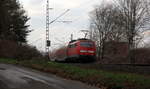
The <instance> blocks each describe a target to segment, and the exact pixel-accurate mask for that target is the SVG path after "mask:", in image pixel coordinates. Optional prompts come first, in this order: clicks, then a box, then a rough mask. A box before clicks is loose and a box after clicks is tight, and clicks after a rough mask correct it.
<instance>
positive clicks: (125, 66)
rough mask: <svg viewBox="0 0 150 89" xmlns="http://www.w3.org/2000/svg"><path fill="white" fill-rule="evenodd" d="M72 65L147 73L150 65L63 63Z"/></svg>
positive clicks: (149, 72) (149, 71)
mask: <svg viewBox="0 0 150 89" xmlns="http://www.w3.org/2000/svg"><path fill="white" fill-rule="evenodd" d="M65 64H69V65H73V66H78V67H81V68H85V69H96V70H105V71H113V72H127V73H138V74H144V75H149V74H150V65H148V64H134V65H131V64H98V63H96V62H94V63H65Z"/></svg>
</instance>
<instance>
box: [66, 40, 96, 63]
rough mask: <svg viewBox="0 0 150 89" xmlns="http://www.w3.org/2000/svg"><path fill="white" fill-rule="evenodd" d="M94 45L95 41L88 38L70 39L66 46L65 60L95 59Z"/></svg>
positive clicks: (89, 60) (87, 60)
mask: <svg viewBox="0 0 150 89" xmlns="http://www.w3.org/2000/svg"><path fill="white" fill-rule="evenodd" d="M95 55H96V46H95V42H93V41H92V40H89V39H78V40H73V41H70V42H69V44H68V46H67V59H66V61H72V60H74V61H81V62H91V61H95V59H96V58H95Z"/></svg>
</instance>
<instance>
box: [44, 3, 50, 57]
mask: <svg viewBox="0 0 150 89" xmlns="http://www.w3.org/2000/svg"><path fill="white" fill-rule="evenodd" d="M50 43H51V42H50V39H49V0H47V5H46V46H45V51H46V53H47V54H48V55H49V47H50Z"/></svg>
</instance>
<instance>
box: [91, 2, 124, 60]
mask: <svg viewBox="0 0 150 89" xmlns="http://www.w3.org/2000/svg"><path fill="white" fill-rule="evenodd" d="M122 17H123V15H122V13H121V12H119V10H118V9H117V8H116V7H114V6H113V5H111V4H106V3H102V4H101V5H100V6H97V7H95V10H94V11H92V15H91V24H90V29H91V33H90V34H91V36H90V37H91V39H93V40H95V41H96V42H97V45H98V59H103V58H104V51H105V43H106V41H109V40H118V41H119V40H121V39H122V38H121V37H124V36H123V35H124V33H123V26H122V25H123V23H122V21H121V20H120V18H122Z"/></svg>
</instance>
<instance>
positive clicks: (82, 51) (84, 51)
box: [80, 50, 88, 53]
mask: <svg viewBox="0 0 150 89" xmlns="http://www.w3.org/2000/svg"><path fill="white" fill-rule="evenodd" d="M80 52H81V53H86V52H88V51H87V50H80Z"/></svg>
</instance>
